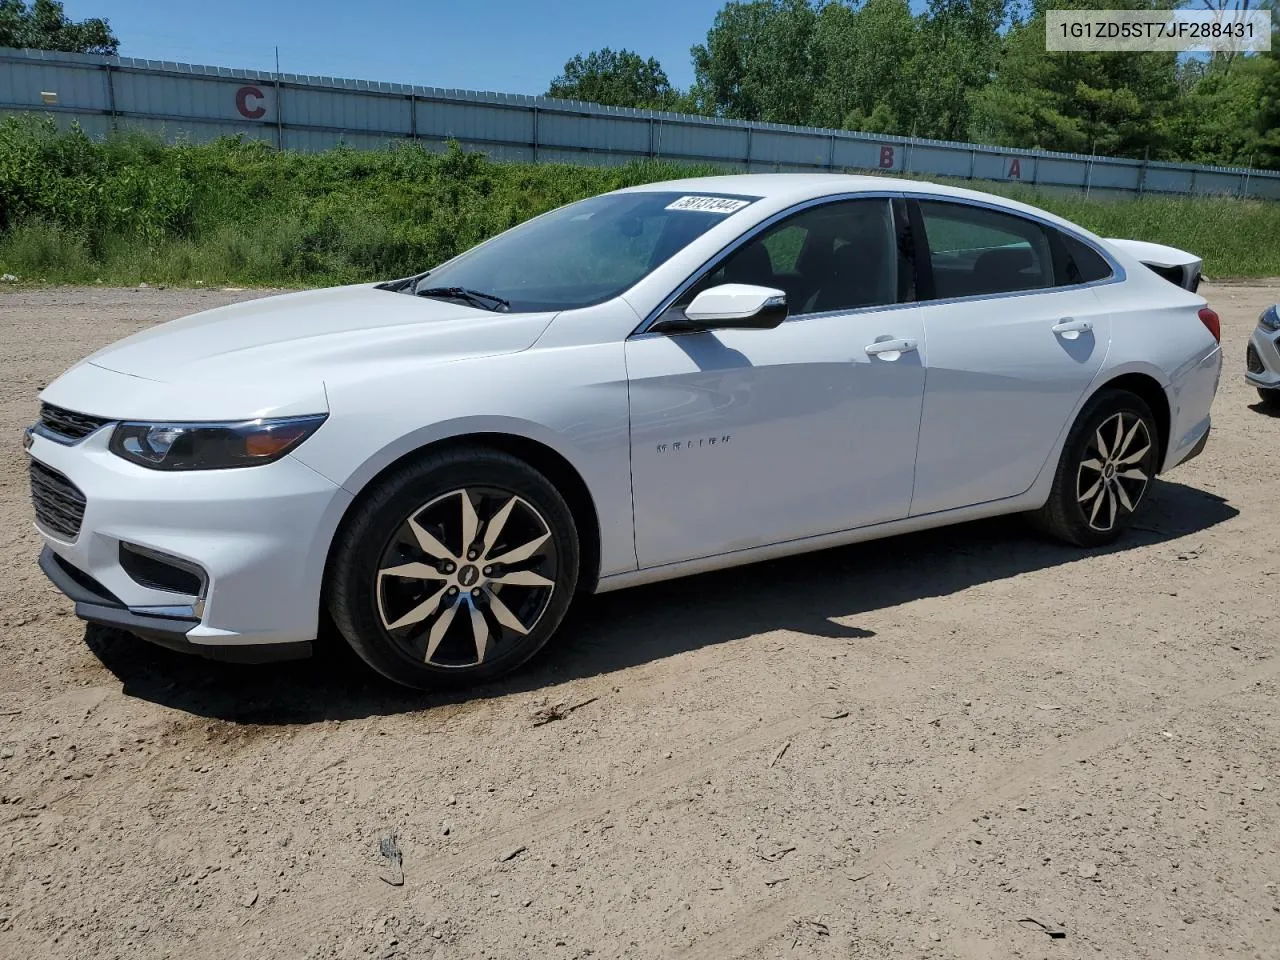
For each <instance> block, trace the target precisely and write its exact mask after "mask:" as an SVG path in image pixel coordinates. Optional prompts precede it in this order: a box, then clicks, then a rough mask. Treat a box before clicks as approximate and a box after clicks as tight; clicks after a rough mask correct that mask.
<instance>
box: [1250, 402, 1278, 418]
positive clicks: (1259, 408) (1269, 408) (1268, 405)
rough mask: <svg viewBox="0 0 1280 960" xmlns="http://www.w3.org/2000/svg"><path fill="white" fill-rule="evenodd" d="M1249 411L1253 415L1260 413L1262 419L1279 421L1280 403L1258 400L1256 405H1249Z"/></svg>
mask: <svg viewBox="0 0 1280 960" xmlns="http://www.w3.org/2000/svg"><path fill="white" fill-rule="evenodd" d="M1249 409H1250V410H1252V411H1253V412H1254V413H1260V414H1262V415H1263V416H1264V417H1271V418H1273V419H1280V403H1275V402H1273V401H1267V400H1261V399H1259V400H1258V401H1257V402H1256V403H1251V404H1249Z"/></svg>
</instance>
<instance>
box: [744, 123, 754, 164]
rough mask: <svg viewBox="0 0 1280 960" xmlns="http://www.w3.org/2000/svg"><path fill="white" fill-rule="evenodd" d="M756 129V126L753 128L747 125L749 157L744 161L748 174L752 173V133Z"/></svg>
mask: <svg viewBox="0 0 1280 960" xmlns="http://www.w3.org/2000/svg"><path fill="white" fill-rule="evenodd" d="M754 129H755V127H754V126H752V125H751V124H749V123H748V124H747V155H746V157H745V158H744V159H743V161H742V162H743V164H744V165H745V166H746V169H747V173H750V172H751V132H752V131H753V130H754Z"/></svg>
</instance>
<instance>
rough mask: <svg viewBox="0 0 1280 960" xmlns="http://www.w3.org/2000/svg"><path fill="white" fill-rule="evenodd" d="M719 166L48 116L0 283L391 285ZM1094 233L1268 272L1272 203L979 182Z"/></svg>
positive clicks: (23, 142)
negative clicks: (506, 159)
mask: <svg viewBox="0 0 1280 960" xmlns="http://www.w3.org/2000/svg"><path fill="white" fill-rule="evenodd" d="M721 172H729V171H726V170H721V169H719V168H716V167H713V166H707V165H698V166H688V165H685V166H681V165H678V164H674V163H669V162H663V161H656V160H642V161H636V162H633V163H629V164H626V165H623V166H614V167H587V166H571V165H568V164H507V163H496V162H493V161H491V160H489V159H487V158H486V157H484V156H483V155H482V154H479V153H468V152H464V151H462V150H460V149H458V148H457V147H456V146H451V147H450V148H449V149H447V150H444V151H437V150H433V149H430V148H428V147H425V146H423V145H420V144H411V143H404V144H397V145H394V146H390V147H388V148H386V149H384V150H377V151H358V150H353V149H351V148H348V147H338V148H336V149H334V150H329V151H327V152H325V153H318V154H301V153H287V152H286V153H281V152H278V151H276V150H275V149H274V148H272V147H270V146H268V145H266V144H264V143H262V142H260V141H256V140H245V139H243V138H240V137H228V138H224V139H221V140H217V141H215V142H213V143H209V144H204V145H201V146H193V145H191V144H183V143H180V144H175V145H165V144H164V143H163V142H161V141H160V140H159V139H158V138H156V137H153V136H150V135H144V134H140V133H130V132H123V133H119V134H115V135H112V136H111V137H109V138H107V139H106V140H103V141H98V140H94V139H92V138H90V137H88V136H86V135H85V134H84V133H83V131H81V130H80V129H78V128H77V127H74V126H73V127H72V128H71V129H70V130H67V131H59V130H58V129H57V127H56V125H55V124H54V122H53V121H52V120H51V119H49V118H37V117H8V118H6V119H4V120H3V121H0V273H3V272H8V273H13V274H16V275H18V276H19V277H21V278H23V279H33V280H39V279H42V278H43V279H47V280H49V281H67V282H91V281H93V280H96V279H99V278H100V279H102V280H104V281H105V282H109V283H137V282H139V281H142V280H147V281H149V282H164V283H176V284H189V283H195V282H196V281H202V282H204V283H238V284H271V285H289V286H307V285H319V284H328V283H346V282H355V281H363V280H370V279H376V278H381V277H393V276H404V275H407V274H410V273H414V272H417V271H419V270H421V269H424V268H426V267H428V266H431V265H432V264H435V263H439V262H440V261H442V260H446V259H448V258H449V257H451V256H453V255H454V254H456V253H458V252H460V251H462V250H465V249H466V248H468V247H470V246H472V245H473V244H475V243H478V242H479V241H481V240H484V239H486V238H487V237H490V236H492V235H493V234H495V233H498V232H500V231H502V230H505V229H507V228H509V227H512V226H515V225H516V224H517V223H520V222H521V221H523V220H526V219H528V218H529V217H531V216H534V215H536V214H539V213H542V212H544V211H546V210H549V209H552V208H553V207H557V206H560V205H561V204H564V203H568V202H570V201H572V200H577V199H581V198H582V197H587V196H592V195H594V194H597V193H602V192H604V191H606V190H614V189H617V188H619V187H625V186H632V185H635V184H640V183H650V182H653V181H658V180H668V179H674V178H677V177H687V176H701V175H707V174H714V173H721ZM980 186H985V188H986V189H989V190H993V191H998V192H1001V193H1005V194H1008V195H1010V196H1013V197H1016V198H1017V199H1020V200H1025V201H1027V202H1030V203H1033V204H1035V205H1037V206H1040V207H1043V208H1045V209H1048V210H1052V211H1054V212H1055V213H1059V214H1062V215H1063V216H1066V217H1068V218H1069V219H1072V220H1074V221H1076V222H1078V223H1080V224H1082V225H1084V226H1086V227H1088V228H1090V229H1092V230H1095V231H1096V232H1098V233H1101V234H1103V235H1105V236H1121V237H1133V238H1138V239H1143V240H1154V241H1157V242H1162V243H1169V244H1172V245H1173V246H1177V247H1183V248H1185V249H1189V250H1193V251H1196V252H1197V253H1199V254H1200V255H1202V256H1203V257H1204V258H1205V261H1206V272H1207V273H1208V274H1209V275H1210V276H1211V277H1217V276H1274V275H1280V244H1278V243H1277V241H1276V239H1275V238H1276V237H1280V204H1275V203H1266V202H1260V201H1242V200H1238V199H1232V198H1205V197H1198V198H1177V197H1145V198H1142V199H1140V200H1139V199H1127V200H1115V199H1102V198H1098V197H1094V198H1090V199H1086V198H1084V197H1083V196H1080V195H1078V194H1071V193H1066V192H1058V193H1048V192H1036V191H1034V190H1031V189H1029V188H1027V187H1021V186H1018V185H1008V184H1000V185H997V184H986V185H980Z"/></svg>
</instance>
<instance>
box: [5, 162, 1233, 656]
mask: <svg viewBox="0 0 1280 960" xmlns="http://www.w3.org/2000/svg"><path fill="white" fill-rule="evenodd" d="M634 189H636V190H640V191H643V190H659V189H661V190H678V191H683V192H687V193H690V194H702V193H710V194H720V193H724V194H735V195H738V194H741V195H749V196H756V197H760V199H759V200H758V201H756V202H754V203H752V204H751V205H750V206H748V207H746V208H745V209H742V210H741V211H738V212H735V213H733V214H732V215H730V216H725V217H724V219H723V222H721V223H718V224H717V225H716V226H715V227H713V228H711V229H710V230H709V231H707V232H706V233H705V234H703V235H702V236H701V237H699V238H698V239H697V240H695V241H693V242H692V243H690V244H689V245H688V246H686V247H685V248H684V249H683V250H681V251H680V252H679V253H677V254H676V255H674V256H673V257H671V258H670V259H669V260H667V261H666V262H665V263H663V264H662V265H661V266H659V267H658V268H657V269H655V270H653V271H652V272H651V273H650V274H648V275H647V276H646V277H645V278H644V279H642V280H640V281H639V282H638V283H636V284H635V285H634V286H633V287H632V288H630V289H629V290H627V291H626V292H624V293H623V294H622V295H620V296H618V297H616V298H614V299H612V300H609V301H607V302H605V303H602V304H599V305H597V306H593V307H589V308H584V309H579V310H568V311H562V312H559V313H542V314H527V313H525V314H516V313H511V314H505V313H489V312H486V311H483V310H479V309H475V308H472V307H468V306H465V305H459V304H452V303H444V302H439V301H434V300H429V299H423V298H420V297H412V296H404V295H400V294H395V293H391V292H387V291H383V290H378V289H375V288H374V287H373V286H372V285H357V286H350V287H342V288H337V289H331V290H315V291H310V292H305V293H295V294H288V295H285V296H280V297H273V298H268V299H263V300H256V301H252V302H249V303H242V304H236V305H233V306H228V307H222V308H219V309H216V310H211V311H208V312H206V313H202V314H198V315H195V316H191V317H186V318H183V319H181V320H176V321H174V322H172V323H168V324H163V325H161V326H158V327H155V328H153V329H150V330H147V331H144V332H142V333H139V334H137V335H135V336H133V337H130V338H128V339H126V340H123V341H121V342H119V343H117V344H114V345H113V346H110V347H108V348H106V349H105V350H101V351H99V352H98V353H96V354H94V355H93V356H91V357H90V358H88V359H87V360H85V361H83V362H81V363H80V364H78V365H76V366H75V367H73V368H72V369H70V370H69V371H67V372H66V373H65V374H64V375H63V376H61V377H59V378H58V379H57V380H56V381H55V382H54V383H52V384H51V385H50V386H49V387H48V388H47V389H46V390H45V391H44V392H43V393H42V394H41V397H42V399H43V400H45V401H47V402H48V403H51V404H56V405H57V406H60V407H64V408H67V409H70V410H75V411H80V412H83V413H88V414H93V415H96V416H100V417H107V418H110V419H113V420H126V419H128V420H164V421H180V420H220V421H225V420H235V419H242V418H253V417H270V416H285V415H302V414H315V413H327V414H328V420H327V421H326V422H325V423H324V425H323V426H322V427H321V428H320V429H319V430H318V431H317V432H316V433H315V435H314V436H312V437H310V438H309V439H308V440H306V441H305V442H304V443H303V444H302V445H301V446H300V447H298V448H297V449H296V450H295V451H294V452H292V453H290V454H289V455H288V456H286V457H284V459H282V460H279V461H278V462H276V463H272V464H269V465H266V466H260V467H252V468H248V469H240V470H213V471H202V472H186V473H180V474H174V473H163V472H157V471H152V470H148V469H145V468H143V467H140V466H135V465H134V464H132V463H129V462H126V461H124V460H122V459H120V458H119V457H117V456H115V455H114V454H112V453H111V452H110V451H109V450H108V449H107V441H108V436H109V434H110V428H109V427H108V428H104V429H103V430H100V431H99V432H97V433H95V434H93V435H91V436H90V437H89V438H87V439H85V440H84V441H82V442H80V443H79V444H76V445H62V444H58V443H55V442H52V441H51V440H48V439H46V438H44V437H40V436H37V437H35V438H34V440H33V444H32V447H31V450H30V453H31V455H32V456H33V457H35V458H36V459H38V460H40V461H41V462H43V463H45V464H47V465H48V466H50V467H52V468H54V469H56V470H58V471H61V472H62V473H63V474H65V475H66V476H67V477H68V478H70V479H71V480H72V481H73V482H74V483H75V484H76V485H78V486H79V487H80V489H81V490H82V491H83V492H84V494H85V498H86V500H87V506H86V509H85V515H84V522H83V525H82V528H81V531H80V534H79V536H78V537H77V538H76V539H75V540H74V541H72V542H68V541H65V540H62V539H60V538H59V537H57V536H55V535H53V534H51V533H50V532H49V531H47V530H41V534H42V536H43V537H44V539H45V541H46V542H47V544H48V545H49V546H50V547H51V548H52V550H53V551H54V552H56V553H57V554H58V555H59V556H61V557H62V558H63V559H64V560H65V561H66V562H67V563H69V564H71V565H72V566H74V567H76V568H78V569H80V570H83V571H85V572H87V573H88V574H89V575H90V576H92V577H93V578H95V579H96V580H98V581H99V582H100V583H101V584H102V585H104V586H105V587H107V588H108V589H109V590H110V591H111V592H112V593H114V594H115V595H116V596H117V597H119V598H120V599H121V601H123V602H124V603H127V604H129V605H130V606H131V607H132V606H135V605H136V606H139V607H145V606H153V605H160V604H165V603H173V602H175V597H174V595H173V594H169V593H165V592H163V591H156V590H150V589H147V588H144V587H142V586H140V585H139V584H137V583H136V582H134V581H133V580H132V579H131V578H130V577H129V576H128V575H127V574H126V573H125V572H124V571H123V570H122V569H121V568H120V566H119V563H118V544H119V542H120V541H121V540H125V541H128V542H130V543H134V544H138V545H141V546H144V547H150V548H152V549H154V550H159V551H162V552H164V553H167V554H171V555H174V556H177V557H181V558H184V559H187V560H190V561H192V562H194V563H197V564H199V565H200V566H201V567H202V568H203V569H204V570H205V571H206V572H207V573H208V578H209V583H208V594H207V598H206V602H205V605H204V608H203V616H202V618H201V620H200V623H199V624H198V625H197V626H196V627H195V628H194V629H193V630H192V631H191V632H190V633H189V634H188V639H189V640H191V641H192V642H194V643H203V644H252V643H264V642H277V643H279V642H290V641H306V640H309V639H311V638H313V637H314V636H315V633H316V627H317V622H318V616H319V611H320V604H321V600H320V596H321V583H322V578H323V573H324V566H325V560H326V556H327V554H328V551H329V549H330V546H331V543H332V540H333V537H334V534H335V531H336V530H337V529H338V525H339V523H340V521H341V519H342V516H343V514H344V512H345V511H346V510H347V508H348V507H349V506H350V504H351V503H352V502H353V500H354V499H355V498H356V497H358V496H359V495H360V493H361V491H362V490H363V489H364V488H365V487H366V485H367V484H369V483H370V481H371V480H373V479H374V478H375V477H376V476H377V475H378V474H379V473H380V472H381V471H382V470H384V469H385V468H386V467H388V466H389V465H391V464H393V463H395V462H396V461H397V460H399V459H400V458H402V457H404V456H406V455H410V454H412V453H413V452H414V451H416V450H419V449H420V448H422V447H424V446H427V445H429V444H432V443H434V442H436V441H441V440H447V439H449V438H455V437H459V436H473V435H485V434H495V433H497V434H508V435H512V436H515V437H519V438H522V439H523V440H526V441H532V442H534V443H537V444H540V445H542V446H544V447H546V448H549V449H550V450H552V451H555V453H557V454H558V455H559V456H560V457H562V458H563V459H564V460H565V461H567V462H568V463H569V464H570V465H571V466H572V467H573V469H574V470H575V471H576V472H577V473H578V475H579V476H580V477H581V479H582V481H583V483H584V485H585V487H586V489H587V490H588V491H589V493H590V497H591V500H592V505H593V507H594V512H595V516H596V517H597V518H598V528H599V542H598V544H597V547H598V551H597V552H598V556H599V569H598V571H592V572H593V573H595V574H597V576H596V577H595V578H594V579H595V581H596V589H598V590H611V589H616V588H619V587H625V586H628V585H631V584H636V583H641V582H645V581H650V580H656V579H663V578H666V577H673V576H679V575H682V574H685V573H692V572H696V571H701V570H708V569H714V568H718V567H727V566H732V565H735V564H740V563H746V562H751V561H753V560H757V559H763V558H767V557H772V556H778V555H782V554H788V553H797V552H801V551H805V550H809V549H816V548H819V547H825V546H830V545H835V544H840V543H849V542H853V541H857V540H865V539H871V538H875V537H879V536H887V535H890V534H894V533H898V532H902V531H907V530H914V529H919V528H923V527H929V526H937V525H941V524H946V523H951V522H959V521H963V520H969V519H972V518H976V517H982V516H990V515H994V514H1001V513H1013V512H1018V511H1024V510H1029V509H1034V508H1036V507H1039V506H1040V505H1041V504H1043V503H1044V502H1045V499H1046V498H1047V496H1048V492H1049V484H1050V481H1051V479H1052V475H1053V472H1054V468H1055V465H1056V463H1057V460H1058V456H1059V452H1060V450H1061V447H1062V444H1063V442H1064V439H1065V436H1066V434H1067V431H1068V430H1069V428H1070V426H1071V424H1072V422H1073V420H1074V418H1075V416H1076V414H1077V412H1078V411H1079V410H1080V408H1081V406H1082V405H1083V404H1084V403H1085V402H1086V400H1087V399H1088V398H1089V397H1090V396H1091V395H1092V394H1093V393H1094V392H1095V391H1096V390H1097V389H1099V388H1100V387H1101V386H1102V385H1103V384H1105V383H1107V382H1108V381H1111V380H1113V379H1115V378H1116V377H1119V376H1122V375H1126V374H1134V373H1137V374H1142V375H1145V376H1147V377H1150V378H1151V379H1152V380H1153V381H1155V383H1156V384H1158V386H1159V389H1160V390H1162V391H1163V393H1164V395H1165V397H1166V398H1167V400H1168V406H1169V414H1170V416H1169V420H1170V425H1169V437H1168V443H1167V449H1166V453H1165V456H1164V460H1163V464H1162V467H1163V469H1165V470H1168V469H1170V468H1172V467H1173V466H1175V465H1176V464H1177V463H1179V462H1180V461H1181V460H1182V459H1183V458H1185V457H1186V456H1187V454H1188V453H1189V452H1190V451H1191V450H1192V448H1193V447H1194V446H1195V445H1196V444H1197V443H1198V442H1199V441H1200V440H1201V439H1202V438H1203V437H1204V435H1205V434H1206V433H1207V431H1208V429H1209V407H1210V403H1211V401H1212V399H1213V396H1214V394H1215V391H1216V389H1217V384H1218V378H1219V373H1220V366H1221V357H1220V352H1219V349H1218V344H1217V343H1216V342H1215V341H1214V339H1213V338H1212V337H1211V336H1210V335H1209V333H1208V332H1207V331H1206V329H1205V327H1204V325H1203V324H1202V323H1201V322H1200V321H1199V319H1198V317H1197V311H1198V310H1199V309H1200V308H1201V307H1202V306H1204V303H1205V301H1204V300H1203V299H1202V298H1201V297H1199V296H1197V295H1195V294H1193V293H1190V292H1188V291H1186V290H1180V289H1178V288H1177V287H1176V286H1174V285H1172V284H1170V283H1169V282H1167V281H1165V280H1163V279H1161V278H1160V277H1158V276H1156V275H1155V274H1153V273H1151V272H1150V271H1149V270H1147V269H1146V268H1145V267H1144V266H1143V265H1142V263H1141V262H1140V261H1139V260H1138V259H1137V258H1136V257H1135V256H1134V255H1133V254H1132V253H1131V252H1129V251H1128V250H1127V249H1126V248H1125V245H1123V244H1112V245H1109V246H1107V247H1106V248H1105V249H1106V250H1107V251H1108V253H1109V254H1110V255H1111V257H1112V258H1113V262H1114V264H1115V265H1116V267H1117V268H1118V269H1117V272H1116V276H1115V277H1114V278H1113V279H1111V280H1108V281H1105V282H1102V283H1096V284H1090V285H1084V286H1077V287H1069V288H1058V289H1048V290H1031V291H1026V292H1022V293H1018V294H1009V295H1002V296H997V297H981V298H961V299H958V300H954V301H949V302H934V303H906V304H898V305H894V306H890V307H882V308H868V309H861V310H851V311H837V312H829V313H823V314H809V315H798V316H791V317H788V319H787V320H786V321H785V322H783V323H782V324H781V325H780V326H778V327H776V328H775V329H766V330H725V331H719V332H714V333H710V332H708V333H700V334H696V335H692V336H690V335H685V336H665V335H661V334H656V333H647V332H643V331H644V327H645V325H646V322H647V320H648V319H649V318H650V317H651V316H652V315H653V314H654V313H655V311H656V310H657V309H658V308H659V307H661V306H662V305H663V304H664V301H666V300H667V299H669V297H670V296H671V295H672V293H673V291H676V290H677V289H678V288H680V287H681V285H682V284H685V283H686V281H688V280H690V279H691V278H692V277H694V276H695V275H697V274H698V273H699V271H700V270H701V269H702V267H703V266H704V265H705V264H707V263H708V262H709V261H712V260H713V259H714V258H715V257H716V256H717V254H719V253H720V252H721V251H723V250H724V249H725V248H726V247H728V246H730V245H732V244H733V243H734V242H735V241H737V240H738V239H740V238H741V237H742V236H744V235H745V234H749V233H751V232H752V231H753V230H754V229H755V228H757V227H758V226H759V225H761V224H763V223H765V222H766V221H769V220H770V219H771V218H774V217H776V216H777V215H779V214H782V213H783V212H785V211H789V210H791V209H793V208H795V207H796V206H797V205H803V204H807V203H812V202H814V201H821V200H822V199H823V198H826V197H833V198H834V197H844V198H849V197H857V196H861V195H873V194H874V195H876V196H885V195H890V196H907V197H913V196H914V197H926V196H927V197H930V198H934V199H944V200H945V199H960V200H964V201H966V202H973V203H980V204H983V205H987V206H991V207H994V208H997V209H1001V210H1007V211H1011V212H1013V213H1017V214H1021V215H1025V216H1028V217H1033V218H1035V219H1037V220H1039V221H1040V222H1042V223H1047V224H1051V225H1055V226H1057V227H1060V228H1062V229H1065V230H1069V231H1071V232H1073V233H1074V234H1076V235H1077V236H1078V237H1083V238H1086V239H1087V240H1089V241H1090V242H1091V243H1092V244H1094V245H1095V246H1098V247H1102V246H1103V243H1104V242H1103V241H1100V240H1099V239H1098V238H1097V237H1094V236H1092V235H1091V234H1088V233H1087V232H1086V231H1083V230H1081V229H1080V228H1078V227H1075V226H1074V225H1072V224H1069V223H1067V222H1066V221H1063V220H1060V219H1059V218H1056V217H1053V216H1051V215H1050V214H1047V213H1044V212H1043V211H1039V210H1036V209H1034V208H1031V207H1026V206H1024V205H1021V204H1017V203H1014V202H1012V201H1008V200H1004V199H1002V198H997V197H992V196H988V195H985V194H979V193H975V192H973V191H966V190H958V189H954V188H950V187H943V186H937V185H932V184H926V183H918V182H911V181H894V180H886V179H884V178H880V177H875V178H871V177H849V176H837V175H756V176H742V177H718V178H701V179H696V180H689V181H680V182H677V183H676V184H653V185H649V186H644V187H637V188H634ZM1064 317H1065V318H1076V319H1088V320H1089V321H1091V324H1090V326H1091V329H1089V330H1088V331H1087V332H1085V333H1082V334H1079V335H1077V336H1066V335H1063V334H1057V333H1055V332H1054V331H1053V330H1051V329H1050V328H1051V327H1052V326H1053V325H1054V324H1055V323H1058V322H1060V321H1061V320H1062V319H1063V318H1064ZM889 340H893V341H895V342H899V343H900V345H902V347H903V349H902V350H900V351H891V352H880V353H876V352H868V349H869V348H874V347H875V345H876V344H877V342H878V341H880V342H883V341H889ZM725 438H728V439H725ZM481 439H482V438H481ZM713 439H714V441H715V443H714V444H712V443H710V442H709V441H712V440H713ZM677 443H678V444H679V445H680V447H679V453H676V452H675V451H674V450H673V449H672V445H673V444H677Z"/></svg>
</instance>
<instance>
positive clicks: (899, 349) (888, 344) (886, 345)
mask: <svg viewBox="0 0 1280 960" xmlns="http://www.w3.org/2000/svg"><path fill="white" fill-rule="evenodd" d="M918 346H919V344H917V343H916V342H915V341H914V340H907V339H904V340H877V341H876V342H875V343H868V344H867V346H866V350H867V356H869V357H882V358H883V359H885V360H897V359H898V357H900V356H902V355H903V354H904V353H910V352H911V351H912V350H915V349H916V348H917V347H918ZM890 354H892V356H890Z"/></svg>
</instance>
